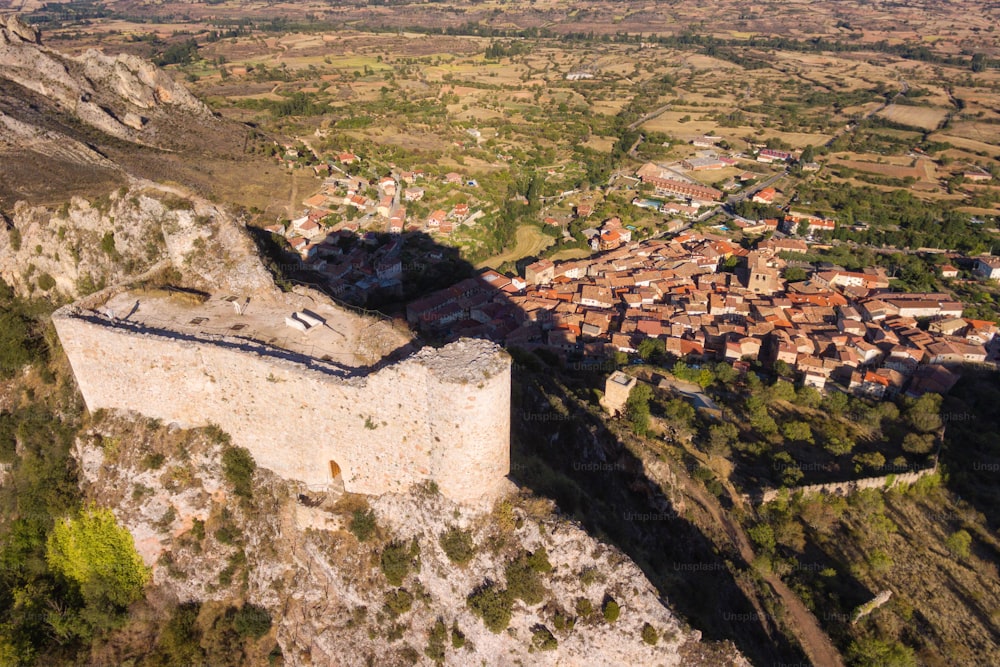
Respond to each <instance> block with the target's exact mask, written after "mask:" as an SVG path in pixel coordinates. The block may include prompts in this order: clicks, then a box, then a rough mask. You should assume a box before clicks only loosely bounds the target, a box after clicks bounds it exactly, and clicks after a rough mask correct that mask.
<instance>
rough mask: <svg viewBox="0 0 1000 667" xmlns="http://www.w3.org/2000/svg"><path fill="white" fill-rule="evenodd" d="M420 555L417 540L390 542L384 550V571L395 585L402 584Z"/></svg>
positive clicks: (382, 562)
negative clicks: (408, 542)
mask: <svg viewBox="0 0 1000 667" xmlns="http://www.w3.org/2000/svg"><path fill="white" fill-rule="evenodd" d="M419 557H420V545H419V544H418V543H417V541H416V540H413V542H412V543H410V544H407V543H406V542H399V541H396V542H390V543H389V544H388V545H386V547H385V549H383V550H382V559H381V564H382V573H383V574H384V575H385V578H386V579H387V580H388V581H389V583H390V584H392V585H393V586H400V585H402V583H403V579H405V578H406V575H407V574H409V572H410V568H411V567H412V566H414V561H416V559H417V558H419Z"/></svg>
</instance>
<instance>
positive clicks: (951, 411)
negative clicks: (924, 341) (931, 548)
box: [939, 370, 1000, 531]
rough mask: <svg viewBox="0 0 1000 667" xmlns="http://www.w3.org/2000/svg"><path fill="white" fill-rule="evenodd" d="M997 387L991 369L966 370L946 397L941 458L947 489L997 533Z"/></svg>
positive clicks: (999, 413)
mask: <svg viewBox="0 0 1000 667" xmlns="http://www.w3.org/2000/svg"><path fill="white" fill-rule="evenodd" d="M998 405H1000V383H998V382H997V374H996V372H994V371H988V370H983V371H977V372H967V373H965V375H964V376H963V377H962V379H961V380H959V382H958V384H957V385H955V387H954V389H952V390H951V392H950V393H949V394H948V395H947V396H946V397H945V398H944V401H943V404H942V407H941V418H942V420H943V421H944V424H945V435H944V445H943V447H942V448H941V454H940V457H939V460H940V462H941V464H942V467H943V469H944V470H945V472H946V476H945V483H946V485H947V487H948V488H949V489H950V490H951V491H953V492H954V493H955V494H957V495H958V496H959V497H961V498H962V500H964V501H965V502H967V503H969V504H970V505H972V506H973V507H974V508H975V509H976V510H978V511H980V512H982V513H983V515H984V516H985V517H986V522H987V524H988V525H989V527H990V529H991V530H994V531H995V530H997V529H1000V498H998V496H997V492H996V489H997V480H998V479H1000V438H998V437H997V433H998V432H1000V411H998V410H997V406H998Z"/></svg>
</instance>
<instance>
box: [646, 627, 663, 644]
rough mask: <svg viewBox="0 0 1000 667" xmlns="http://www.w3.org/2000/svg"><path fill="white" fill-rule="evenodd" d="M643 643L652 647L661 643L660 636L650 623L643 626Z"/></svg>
mask: <svg viewBox="0 0 1000 667" xmlns="http://www.w3.org/2000/svg"><path fill="white" fill-rule="evenodd" d="M642 641H644V642H646V643H647V644H649V645H650V646H656V642H658V641H660V635H659V633H658V632H656V628H654V627H653V626H652V625H650V624H649V623H643V624H642Z"/></svg>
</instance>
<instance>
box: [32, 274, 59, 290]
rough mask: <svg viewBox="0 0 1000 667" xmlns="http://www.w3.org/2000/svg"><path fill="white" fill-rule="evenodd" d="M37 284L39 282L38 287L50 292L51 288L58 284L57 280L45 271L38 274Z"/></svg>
mask: <svg viewBox="0 0 1000 667" xmlns="http://www.w3.org/2000/svg"><path fill="white" fill-rule="evenodd" d="M37 284H38V289H40V290H42V291H44V292H48V291H49V290H50V289H52V288H53V287H55V286H56V280H55V278H53V277H52V276H50V275H49V274H47V273H43V274H42V275H40V276H38V280H37Z"/></svg>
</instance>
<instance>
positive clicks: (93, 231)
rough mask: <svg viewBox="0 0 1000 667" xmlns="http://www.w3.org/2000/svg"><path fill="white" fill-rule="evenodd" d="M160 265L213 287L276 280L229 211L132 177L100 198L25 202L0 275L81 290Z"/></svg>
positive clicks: (36, 286)
mask: <svg viewBox="0 0 1000 667" xmlns="http://www.w3.org/2000/svg"><path fill="white" fill-rule="evenodd" d="M0 120H2V118H0ZM157 265H159V266H161V267H167V266H172V267H174V268H176V269H177V270H182V271H183V272H184V274H185V276H186V279H187V280H188V281H189V282H190V283H191V284H192V285H193V286H195V287H202V288H205V289H210V290H232V291H235V292H237V293H240V294H253V293H255V292H258V291H261V290H269V289H272V288H273V286H274V283H273V281H272V279H271V277H270V275H269V274H268V272H267V269H265V268H264V266H263V265H262V264H261V262H260V259H259V257H258V256H257V253H256V249H255V247H254V245H253V242H252V241H251V240H250V238H249V237H248V236H247V234H246V232H245V230H244V229H243V228H242V226H241V225H240V223H239V222H238V221H237V220H234V219H233V218H232V216H230V215H229V213H227V212H226V211H225V210H224V209H222V208H219V207H217V206H215V205H214V204H212V203H210V202H208V201H206V200H204V199H200V198H198V197H190V196H188V197H185V198H182V197H180V196H178V194H176V193H175V192H172V191H170V190H169V189H164V188H160V187H158V186H156V185H155V184H152V183H149V182H143V181H138V180H133V181H131V187H130V188H129V187H125V188H123V189H122V190H119V191H117V192H113V193H111V194H110V195H109V196H107V197H101V198H96V199H95V200H94V201H93V202H91V201H88V200H86V199H83V198H81V197H74V198H73V199H72V200H71V201H69V202H67V203H66V204H64V205H63V206H62V207H60V209H59V210H53V209H52V208H49V207H45V206H30V205H28V204H27V203H25V202H18V203H17V204H16V205H15V206H14V209H13V211H11V212H10V216H9V221H8V224H2V225H0V278H2V279H3V280H4V281H6V282H7V283H8V284H9V285H11V286H12V287H14V288H15V289H16V290H17V291H18V292H19V293H21V294H32V293H34V294H38V293H39V292H42V293H48V294H53V293H56V292H58V293H60V294H63V295H65V296H69V297H77V296H80V295H81V294H86V293H89V292H93V291H94V290H96V289H100V288H103V287H105V286H106V285H112V284H116V283H118V282H120V281H122V280H125V279H128V278H130V277H134V276H136V275H138V274H140V273H143V272H144V271H147V270H149V269H151V268H153V267H154V266H157Z"/></svg>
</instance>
